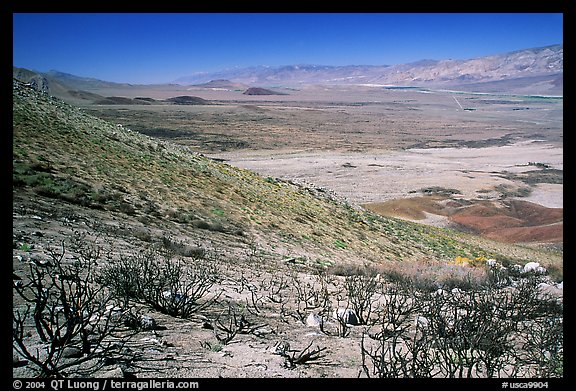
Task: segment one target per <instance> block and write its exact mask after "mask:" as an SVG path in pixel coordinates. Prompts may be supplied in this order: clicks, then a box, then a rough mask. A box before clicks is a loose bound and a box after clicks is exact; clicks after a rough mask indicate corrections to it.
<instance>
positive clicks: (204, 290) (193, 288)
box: [100, 246, 220, 318]
mask: <svg viewBox="0 0 576 391" xmlns="http://www.w3.org/2000/svg"><path fill="white" fill-rule="evenodd" d="M100 279H101V281H102V283H103V284H105V285H107V286H109V287H110V288H111V290H112V291H113V292H114V293H115V294H116V295H117V297H119V298H120V299H122V300H123V301H124V302H129V301H130V300H134V301H137V302H140V303H145V304H148V305H150V306H151V307H152V308H154V309H156V310H158V311H160V312H162V313H165V314H168V315H171V316H175V317H180V318H187V317H189V316H190V315H191V314H193V313H195V312H197V311H199V310H201V309H203V308H206V307H207V306H209V305H211V304H212V303H213V302H215V300H217V298H218V297H219V295H216V296H214V297H212V298H210V299H208V300H205V301H203V302H200V301H201V300H202V299H204V298H205V297H206V296H207V294H208V293H209V291H210V289H211V288H212V286H213V285H214V283H215V282H217V281H218V280H219V279H220V277H219V274H218V272H217V270H216V268H215V267H214V266H213V265H211V264H209V263H207V262H202V261H201V260H200V259H196V260H195V262H193V263H190V264H187V263H185V262H183V260H182V259H171V258H169V255H168V254H166V253H164V254H162V253H161V252H160V251H159V249H158V248H157V247H155V246H150V247H149V248H147V249H146V250H144V251H142V252H140V253H139V254H137V255H135V256H129V257H121V258H120V260H119V261H112V262H111V263H110V265H109V266H107V267H105V268H104V269H103V270H102V272H101V275H100Z"/></svg>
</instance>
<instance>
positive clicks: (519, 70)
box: [13, 44, 564, 101]
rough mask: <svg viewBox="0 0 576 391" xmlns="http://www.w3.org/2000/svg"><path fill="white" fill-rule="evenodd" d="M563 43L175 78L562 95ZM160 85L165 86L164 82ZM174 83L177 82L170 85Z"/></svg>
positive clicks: (56, 87)
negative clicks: (455, 56) (467, 55)
mask: <svg viewBox="0 0 576 391" xmlns="http://www.w3.org/2000/svg"><path fill="white" fill-rule="evenodd" d="M563 56H564V47H563V45H562V44H560V45H552V46H546V47H541V48H532V49H524V50H518V51H514V52H509V53H504V54H497V55H492V56H485V57H479V58H474V59H468V60H450V59H445V60H431V59H423V60H420V61H416V62H412V63H408V64H399V65H346V66H329V65H286V66H276V67H270V66H254V67H246V68H233V69H226V70H221V71H216V72H209V73H208V72H204V73H195V74H193V75H190V76H184V77H180V78H178V79H176V80H175V81H174V83H176V84H180V85H187V86H193V87H195V88H212V89H229V90H245V89H246V88H248V87H265V88H273V87H301V86H303V85H307V84H332V85H334V84H339V85H372V86H386V85H390V86H394V85H396V86H421V87H431V88H458V89H463V90H467V91H476V92H506V93H522V94H545V95H563V72H564V60H563V58H564V57H563ZM13 69H14V77H15V78H17V79H18V80H22V81H24V82H27V83H32V84H33V85H34V86H35V88H37V89H39V90H41V91H44V92H49V93H50V94H51V95H54V96H58V97H60V98H62V99H65V100H68V101H70V100H74V99H76V100H79V99H80V100H84V101H86V100H90V101H96V100H98V99H99V98H100V99H101V98H102V96H92V95H90V94H93V93H94V92H99V93H100V94H102V93H103V92H102V91H105V90H107V89H108V90H114V91H115V92H118V91H125V90H134V89H135V88H138V87H140V88H141V87H143V85H132V84H128V83H113V82H108V81H103V80H98V79H94V78H90V77H80V76H75V75H71V74H68V73H63V72H59V71H54V70H52V71H49V72H46V73H39V72H34V71H30V70H27V69H23V68H16V67H14V68H13ZM164 86H169V85H168V84H166V85H164ZM170 87H174V88H175V87H177V86H174V85H172V86H170Z"/></svg>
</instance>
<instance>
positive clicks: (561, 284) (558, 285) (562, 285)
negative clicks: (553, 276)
mask: <svg viewBox="0 0 576 391" xmlns="http://www.w3.org/2000/svg"><path fill="white" fill-rule="evenodd" d="M556 288H558V289H562V290H563V289H564V281H561V282H559V283H558V284H556Z"/></svg>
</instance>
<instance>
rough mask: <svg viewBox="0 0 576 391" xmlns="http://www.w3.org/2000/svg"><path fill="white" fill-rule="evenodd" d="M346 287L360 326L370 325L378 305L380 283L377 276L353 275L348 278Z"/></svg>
mask: <svg viewBox="0 0 576 391" xmlns="http://www.w3.org/2000/svg"><path fill="white" fill-rule="evenodd" d="M344 285H345V288H346V292H347V295H348V300H349V302H350V307H351V308H352V310H354V312H355V313H356V316H357V317H358V322H359V324H368V323H369V322H370V316H371V315H372V311H373V310H374V309H375V308H376V307H377V305H378V299H379V295H377V292H378V288H379V286H380V282H379V281H378V280H377V279H376V277H375V276H367V275H351V276H348V277H346V280H345V283H344ZM375 296H376V297H375Z"/></svg>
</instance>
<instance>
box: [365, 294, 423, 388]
mask: <svg viewBox="0 0 576 391" xmlns="http://www.w3.org/2000/svg"><path fill="white" fill-rule="evenodd" d="M403 288H404V287H403V286H402V285H400V284H397V285H388V286H385V287H383V292H382V297H383V306H382V308H381V310H379V311H378V312H379V313H378V316H379V322H378V326H379V327H378V328H377V330H376V332H374V333H370V332H366V333H364V334H363V335H362V339H361V343H360V344H361V354H362V368H363V370H364V373H365V374H366V376H368V377H372V376H376V377H381V378H398V377H414V376H415V375H416V374H418V375H420V376H423V375H426V374H428V372H429V368H428V366H427V367H426V368H421V367H420V365H419V363H420V361H419V359H421V356H422V354H421V352H422V351H424V349H422V350H416V351H414V350H413V351H409V349H408V348H407V346H410V342H412V345H411V347H412V348H413V349H414V348H419V347H420V345H419V344H415V343H414V342H415V340H414V337H413V336H412V335H411V334H410V331H411V329H412V327H413V319H414V316H415V314H416V313H417V310H418V305H417V303H416V302H415V300H414V297H415V296H413V295H412V291H410V290H405V289H403ZM366 336H368V337H369V338H370V339H371V340H373V341H375V342H376V344H375V346H369V344H368V343H367V342H366ZM407 342H408V344H407ZM372 345H374V344H372ZM424 348H425V346H424ZM368 364H371V367H370V366H369V365H368Z"/></svg>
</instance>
